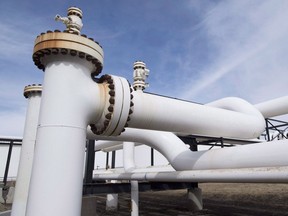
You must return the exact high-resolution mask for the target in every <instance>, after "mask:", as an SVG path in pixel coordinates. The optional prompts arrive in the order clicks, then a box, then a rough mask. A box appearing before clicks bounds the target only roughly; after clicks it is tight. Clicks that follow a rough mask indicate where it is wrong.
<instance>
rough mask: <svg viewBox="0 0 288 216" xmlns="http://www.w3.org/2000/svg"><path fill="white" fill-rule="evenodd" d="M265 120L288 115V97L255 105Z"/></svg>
mask: <svg viewBox="0 0 288 216" xmlns="http://www.w3.org/2000/svg"><path fill="white" fill-rule="evenodd" d="M254 106H255V107H256V109H258V110H259V111H260V112H261V113H262V115H263V116H264V117H265V118H271V117H275V116H280V115H285V114H288V96H284V97H280V98H276V99H273V100H269V101H265V102H262V103H258V104H255V105H254Z"/></svg>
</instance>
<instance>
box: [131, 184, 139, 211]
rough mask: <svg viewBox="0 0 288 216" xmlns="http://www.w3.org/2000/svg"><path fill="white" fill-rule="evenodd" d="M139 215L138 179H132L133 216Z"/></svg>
mask: <svg viewBox="0 0 288 216" xmlns="http://www.w3.org/2000/svg"><path fill="white" fill-rule="evenodd" d="M138 215H139V190H138V181H131V216H138Z"/></svg>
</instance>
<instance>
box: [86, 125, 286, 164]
mask: <svg viewBox="0 0 288 216" xmlns="http://www.w3.org/2000/svg"><path fill="white" fill-rule="evenodd" d="M88 137H89V139H111V140H112V139H114V140H118V141H119V140H121V141H131V142H139V143H143V144H144V143H145V144H146V145H149V146H150V147H152V148H154V149H156V150H158V151H159V152H160V153H161V154H163V155H164V157H166V158H167V160H168V161H169V162H170V163H171V165H172V166H173V168H174V169H175V170H192V169H194V170H195V169H225V168H226V169H228V168H248V167H266V166H287V165H288V160H287V154H286V152H288V140H281V141H272V142H266V143H259V144H258V143H257V144H250V145H245V146H236V147H230V148H223V149H212V150H208V151H198V152H192V151H190V150H189V149H188V148H187V146H186V145H185V144H184V143H183V142H182V141H181V140H180V139H179V138H178V137H177V136H176V135H174V134H173V133H169V132H160V131H152V130H139V129H132V128H127V129H126V131H125V132H124V133H122V134H121V135H120V136H118V137H99V136H95V135H93V133H92V132H89V130H88Z"/></svg>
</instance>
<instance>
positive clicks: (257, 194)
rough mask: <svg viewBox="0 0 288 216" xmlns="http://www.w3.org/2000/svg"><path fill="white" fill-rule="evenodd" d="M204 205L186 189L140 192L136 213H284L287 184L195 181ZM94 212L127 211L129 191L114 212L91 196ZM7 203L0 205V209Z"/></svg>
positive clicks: (102, 200)
mask: <svg viewBox="0 0 288 216" xmlns="http://www.w3.org/2000/svg"><path fill="white" fill-rule="evenodd" d="M199 187H200V188H201V189H202V195H203V204H204V209H203V210H201V211H191V208H190V207H191V206H190V205H191V204H189V203H188V201H187V199H186V197H187V192H186V190H174V191H172V190H170V191H161V192H142V193H140V195H139V200H140V202H139V208H140V215H143V216H150V215H151V216H152V215H159V216H161V215H163V216H164V215H173V216H175V215H176V216H186V215H196V216H258V215H261V216H284V215H285V216H288V184H238V183H237V184H220V183H217V184H216V183H213V184H210V183H209V184H208V183H205V184H199ZM94 198H95V200H96V206H97V207H96V209H97V215H99V216H100V215H101V216H104V215H130V212H129V206H130V195H129V194H119V209H118V211H117V212H108V211H106V210H105V202H106V201H105V200H106V198H105V195H97V196H94ZM10 208H11V205H6V206H5V205H2V204H1V205H0V211H5V210H7V209H10Z"/></svg>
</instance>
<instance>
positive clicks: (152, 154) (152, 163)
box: [151, 148, 154, 166]
mask: <svg viewBox="0 0 288 216" xmlns="http://www.w3.org/2000/svg"><path fill="white" fill-rule="evenodd" d="M151 166H154V149H153V148H151Z"/></svg>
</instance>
